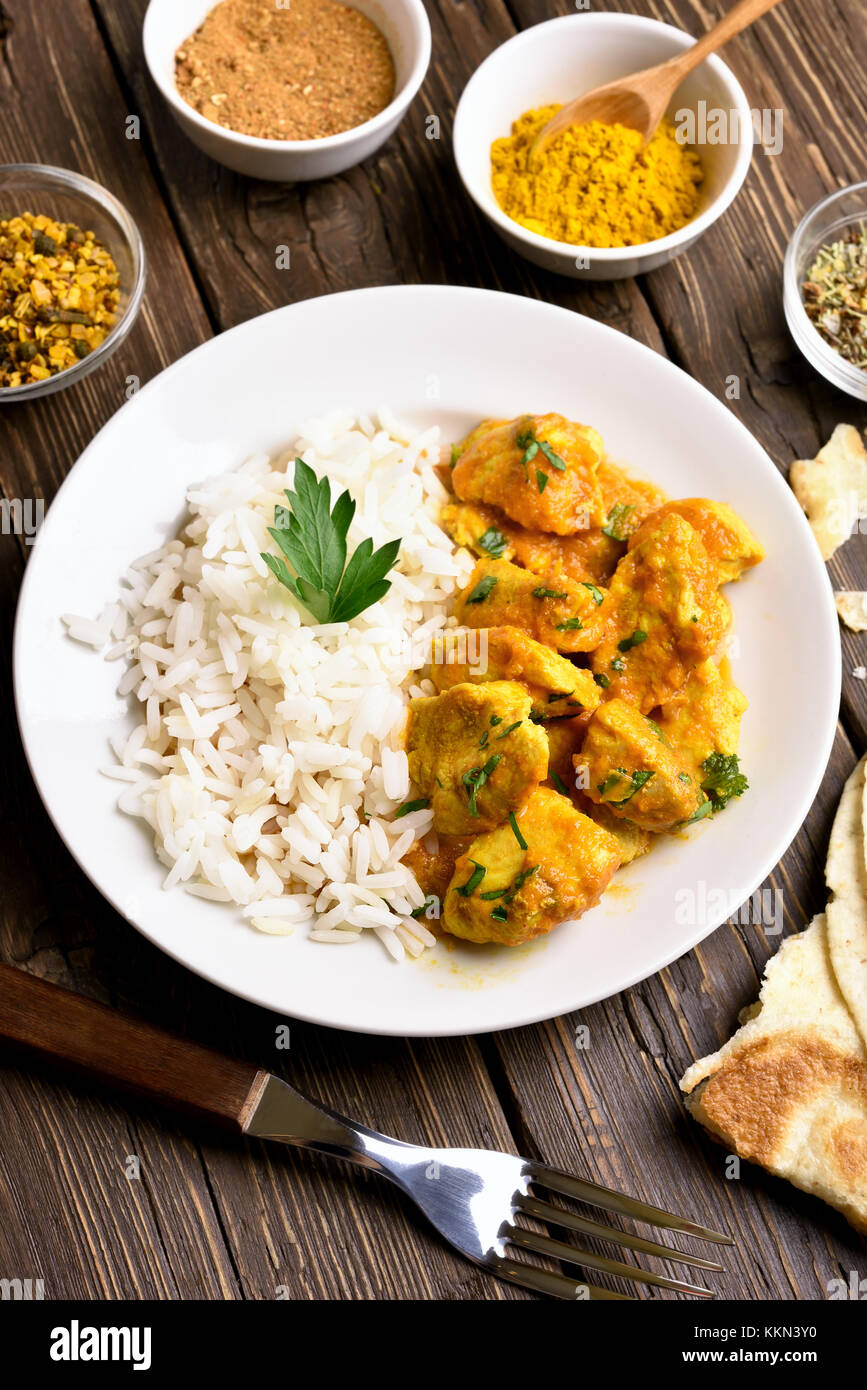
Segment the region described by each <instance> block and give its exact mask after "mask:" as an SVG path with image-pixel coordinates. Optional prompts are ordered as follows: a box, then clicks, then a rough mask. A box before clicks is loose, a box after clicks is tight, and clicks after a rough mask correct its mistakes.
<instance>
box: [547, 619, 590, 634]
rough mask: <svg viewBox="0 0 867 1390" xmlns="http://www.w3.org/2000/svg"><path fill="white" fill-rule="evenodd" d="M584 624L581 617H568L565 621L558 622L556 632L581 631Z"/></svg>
mask: <svg viewBox="0 0 867 1390" xmlns="http://www.w3.org/2000/svg"><path fill="white" fill-rule="evenodd" d="M583 626H584V624H583V623H582V621H581V619H580V618H567V619H566V621H565V623H558V624H557V626H556V628H555V629H554V631H555V632H580V630H581V628H582V627H583Z"/></svg>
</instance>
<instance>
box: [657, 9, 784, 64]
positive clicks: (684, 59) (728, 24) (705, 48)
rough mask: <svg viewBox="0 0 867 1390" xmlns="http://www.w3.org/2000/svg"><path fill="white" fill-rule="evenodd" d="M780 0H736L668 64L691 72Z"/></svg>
mask: <svg viewBox="0 0 867 1390" xmlns="http://www.w3.org/2000/svg"><path fill="white" fill-rule="evenodd" d="M779 3H780V0H738V3H737V4H736V5H734V6H733V7H732V8H731V9H730V10H729V12H728V14H724V15H723V17H722V19H721V20H720V21H719V23H718V24H715V25H714V26H713V28H712V29H709V30H708V31H707V33H706V34H702V36H701V38H700V39H699V40H698V41H697V42H696V43H695V44H693V46H692V48H688V49H686V51H685V52H684V53H679V54H678V55H677V57H676V58H672V59H671V60H670V66H671V67H672V68H675V67H676V68H677V69H678V70H679V71H680V73H681V74H683V75H684V76H685V75H686V73H688V72H692V70H693V68H695V67H697V66H698V64H699V63H701V62H703V61H704V59H705V58H706V57H707V56H708V54H709V53H714V52H716V50H717V49H718V48H722V46H723V44H724V43H728V41H729V39H733V38H734V36H735V34H739V33H740V32H741V30H742V29H746V28H747V27H748V26H749V25H750V24H752V23H753V21H754V20H756V19H758V18H759V17H760V16H761V15H763V14H767V12H768V10H772V9H773V8H774V6H775V5H779Z"/></svg>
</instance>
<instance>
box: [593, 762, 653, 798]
mask: <svg viewBox="0 0 867 1390" xmlns="http://www.w3.org/2000/svg"><path fill="white" fill-rule="evenodd" d="M652 776H653V773H652V772H647V771H645V770H644V769H642V770H641V771H640V772H627V771H626V768H625V767H618V768H617V769H616V771H614V772H609V774H608V776H607V777H606V778H605V781H604V782H600V783H599V786H598V791H599V793H600V795H601V796H605V797H607V796H608V793H609V792H613V791H614V788H615V787H617V786H619V784H620V783H621V782H622V781H623V780H624V779H625V780H626V782H627V783H628V784H629V786H630V788H631V790H630V791H629V792H627V794H626V796H623V797H620V798H618V799H617V800H616V801H615V800H614V798H613V797H612V798H610V800H611V804H612V806H625V805H626V803H627V801H631V800H632V798H633V797H634V796H635V794H636V792H640V791H641V788H642V787H645V786H647V783H648V782H649V781H650V779H651V777H652Z"/></svg>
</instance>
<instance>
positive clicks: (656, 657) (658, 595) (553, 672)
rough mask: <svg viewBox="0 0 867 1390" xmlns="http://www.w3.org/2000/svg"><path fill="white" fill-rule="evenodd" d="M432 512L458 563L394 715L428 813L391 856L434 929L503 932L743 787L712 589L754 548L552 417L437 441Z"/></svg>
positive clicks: (534, 926)
mask: <svg viewBox="0 0 867 1390" xmlns="http://www.w3.org/2000/svg"><path fill="white" fill-rule="evenodd" d="M443 471H444V472H446V473H447V475H448V477H447V485H448V489H449V493H450V500H449V501H448V503H447V505H446V506H445V507H444V508H443V512H442V524H443V526H444V527H445V529H446V530H447V532H448V533H449V535H450V536H451V537H452V539H453V540H454V541H455V543H456V544H457V545H460V546H463V547H465V548H467V549H468V550H470V551H471V552H472V553H473V554H474V555H475V556H476V557H477V561H476V565H475V569H474V570H473V573H472V576H471V578H470V581H469V583H468V584H467V586H466V588H465V589H464V590H463V591H462V592H461V593H460V594H459V595H458V596H457V599H456V602H455V617H456V618H457V621H458V624H459V625H461V627H462V628H464V629H466V628H473V629H479V630H480V631H479V633H478V636H479V638H480V639H481V641H482V650H483V652H484V654H485V659H484V660H483V661H482V662H474V663H469V662H467V661H466V659H465V656H466V652H465V648H466V643H463V644H462V643H461V641H460V635H461V634H460V629H452V630H450V631H449V632H448V633H447V634H446V637H445V638H444V639H443V640H442V642H441V643H440V644H439V650H438V652H437V655H438V656H439V657H440V658H441V659H438V660H435V661H434V662H433V664H432V665H431V668H430V681H431V688H432V689H433V691H434V692H435V693H433V694H431V695H427V696H424V697H420V698H418V699H416V700H413V701H412V704H411V707H410V715H409V722H408V727H407V754H408V759H409V769H410V776H411V778H412V781H413V783H414V786H415V787H416V788H417V789H418V796H419V799H418V801H416V802H414V803H413V804H414V805H418V804H424V805H429V806H430V807H431V809H432V810H433V830H432V832H431V834H430V835H428V836H427V837H426V839H425V840H423V841H421V842H419V843H418V844H416V845H415V846H413V848H412V849H411V850H410V852H409V853H408V855H407V856H406V859H405V862H406V863H407V864H408V865H409V866H410V868H412V870H413V872H414V873H415V875H416V877H417V879H418V882H419V884H420V886H421V887H422V889H423V890H424V892H425V893H426V894H427V895H428V901H429V902H431V903H433V904H435V906H436V910H437V913H438V915H439V918H440V925H441V927H442V929H443V930H445V931H446V932H449V933H451V934H452V935H453V936H457V937H462V938H464V939H466V940H468V941H474V942H495V943H500V944H503V945H517V944H519V943H521V942H524V941H529V940H531V939H532V938H534V937H537V936H540V935H542V934H544V933H546V932H548V931H550V930H551V929H552V928H553V927H555V926H557V925H558V923H560V922H563V921H565V920H567V919H574V918H576V917H579V916H580V915H581V914H582V913H583V912H586V911H587V910H588V909H589V908H591V907H593V906H595V904H596V903H598V902H599V900H600V898H601V896H602V894H603V893H604V891H605V889H606V888H607V887H608V885H609V883H610V882H611V879H612V877H613V875H614V874H615V872H616V870H617V869H618V868H619V867H620V866H621V865H623V864H628V863H630V862H631V861H632V860H634V859H636V858H638V857H639V856H640V855H642V854H645V853H647V851H648V850H649V849H650V848H651V846H652V845H653V843H654V838H655V837H656V836H659V835H662V834H665V833H666V832H671V831H673V830H677V829H679V828H681V827H684V826H688V825H691V824H693V823H694V822H696V821H698V820H702V819H704V818H705V817H707V816H712V815H714V814H716V813H717V812H718V811H720V810H721V809H722V808H723V807H724V806H725V805H726V803H727V802H728V801H729V800H730V799H731V798H732V797H737V796H740V795H742V793H743V792H744V791H745V790H746V789H747V785H748V784H747V779H746V777H745V776H744V774H743V773H742V772H741V771H740V766H739V762H738V756H737V752H738V735H739V726H740V718H741V715H742V713H743V711H744V709H745V708H746V700H745V698H744V696H743V695H742V694H741V692H740V691H739V690H738V689H737V687H736V686H735V685H734V684H733V682H732V680H731V676H730V673H729V669H728V662H727V660H726V659H725V657H724V655H723V649H724V644H725V639H726V635H727V633H728V630H729V628H730V625H731V610H730V608H729V604H728V602H727V600H726V599H725V597H724V595H723V594H722V593H721V586H722V585H723V584H727V583H731V582H732V581H735V580H738V579H739V578H740V577H741V575H742V574H743V573H744V572H745V571H746V570H748V569H750V568H752V566H754V565H757V564H758V563H759V562H760V561H761V560H762V558H763V554H764V552H763V550H762V548H761V546H760V545H759V543H758V541H757V540H756V539H755V537H754V536H753V535H752V534H751V532H750V531H749V529H748V527H747V526H746V525H745V523H744V522H743V521H742V520H741V518H740V517H739V516H737V515H736V513H735V512H733V511H732V509H731V508H730V507H729V506H727V505H726V504H725V503H722V502H713V501H710V500H708V499H706V498H687V499H684V500H680V501H671V500H669V499H668V498H666V497H665V496H664V494H663V493H662V492H660V491H659V490H658V489H657V488H655V487H654V486H653V485H652V484H649V483H645V482H641V481H639V480H636V479H633V478H630V477H629V476H628V475H627V474H626V473H624V472H623V471H622V470H621V469H619V468H617V467H616V466H615V465H614V464H612V463H611V462H610V461H609V460H608V459H607V458H606V457H605V454H604V449H603V443H602V440H601V438H600V436H599V435H598V434H597V432H596V431H595V430H594V429H592V428H590V427H589V426H587V425H580V424H575V423H573V422H572V421H570V420H567V419H565V418H564V417H563V416H560V415H555V414H547V415H535V416H533V415H525V416H520V417H518V418H517V419H515V420H508V421H505V420H484V421H482V423H481V424H480V425H479V426H478V428H477V429H475V430H474V431H473V432H472V433H471V434H470V435H469V436H468V437H467V438H466V439H465V440H464V441H463V442H462V443H461V444H459V445H457V446H455V447H454V448H453V449H452V460H451V466H450V468H448V469H444V470H443Z"/></svg>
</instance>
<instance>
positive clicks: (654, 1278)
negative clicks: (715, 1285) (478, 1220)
mask: <svg viewBox="0 0 867 1390" xmlns="http://www.w3.org/2000/svg"><path fill="white" fill-rule="evenodd" d="M500 1237H501V1239H503V1240H508V1241H510V1242H511V1244H512V1245H518V1246H521V1247H522V1248H523V1249H524V1250H532V1251H534V1252H535V1254H537V1255H550V1256H551V1257H552V1258H553V1259H555V1260H565V1261H566V1262H567V1263H568V1264H573V1265H581V1266H582V1267H584V1268H586V1269H600V1270H602V1271H603V1272H604V1273H605V1274H617V1275H619V1276H620V1278H622V1279H633V1280H635V1281H636V1282H637V1283H639V1284H655V1285H656V1286H657V1288H660V1289H675V1290H676V1291H677V1292H678V1293H692V1294H696V1295H697V1297H699V1298H713V1297H714V1295H713V1292H712V1291H711V1290H710V1289H703V1288H701V1286H700V1285H698V1284H687V1283H685V1281H684V1280H682V1279H669V1278H667V1276H666V1275H664V1274H651V1273H650V1271H649V1270H647V1269H640V1268H639V1267H638V1265H627V1264H623V1262H622V1261H621V1260H609V1259H607V1258H606V1256H604V1255H591V1254H590V1251H589V1250H579V1248H578V1246H577V1245H567V1244H566V1242H565V1241H562V1240H551V1238H550V1237H549V1236H541V1235H539V1234H538V1232H536V1231H525V1230H524V1229H523V1228H522V1227H521V1226H510V1225H508V1224H506V1225H505V1226H503V1227H502V1228H501V1230H500Z"/></svg>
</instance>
